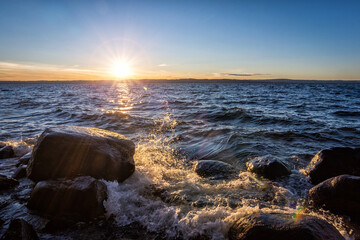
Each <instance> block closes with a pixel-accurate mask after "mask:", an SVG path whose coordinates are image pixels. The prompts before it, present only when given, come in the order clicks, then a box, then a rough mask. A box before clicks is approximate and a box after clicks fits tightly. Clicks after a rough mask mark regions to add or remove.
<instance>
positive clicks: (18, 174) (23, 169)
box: [11, 165, 26, 179]
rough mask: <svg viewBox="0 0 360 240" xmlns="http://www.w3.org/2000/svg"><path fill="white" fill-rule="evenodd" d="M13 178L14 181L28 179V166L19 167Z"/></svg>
mask: <svg viewBox="0 0 360 240" xmlns="http://www.w3.org/2000/svg"><path fill="white" fill-rule="evenodd" d="M11 177H12V178H14V179H20V178H24V177H26V166H24V165H22V166H20V167H18V168H17V169H16V170H15V172H14V174H13V175H12V176H11Z"/></svg>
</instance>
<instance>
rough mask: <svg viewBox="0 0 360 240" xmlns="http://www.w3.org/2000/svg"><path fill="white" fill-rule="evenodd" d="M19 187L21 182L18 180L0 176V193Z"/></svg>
mask: <svg viewBox="0 0 360 240" xmlns="http://www.w3.org/2000/svg"><path fill="white" fill-rule="evenodd" d="M17 185H19V182H18V181H17V180H16V179H13V178H9V177H7V176H4V175H1V174H0V191H2V190H7V189H10V188H13V187H16V186H17Z"/></svg>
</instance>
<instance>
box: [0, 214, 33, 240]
mask: <svg viewBox="0 0 360 240" xmlns="http://www.w3.org/2000/svg"><path fill="white" fill-rule="evenodd" d="M38 239H39V237H38V236H37V234H36V232H35V230H34V229H33V227H32V226H31V225H30V224H29V223H27V222H26V221H25V220H23V219H13V220H11V222H10V225H9V228H8V229H7V230H6V232H5V234H4V235H3V236H2V237H1V240H38Z"/></svg>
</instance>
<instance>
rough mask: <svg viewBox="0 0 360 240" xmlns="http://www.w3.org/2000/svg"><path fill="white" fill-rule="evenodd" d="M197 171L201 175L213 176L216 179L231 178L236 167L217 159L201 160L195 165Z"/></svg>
mask: <svg viewBox="0 0 360 240" xmlns="http://www.w3.org/2000/svg"><path fill="white" fill-rule="evenodd" d="M195 172H196V173H197V174H198V175H199V176H201V177H212V178H215V179H225V178H230V177H232V176H233V175H234V173H235V169H234V167H233V166H231V165H230V164H227V163H225V162H221V161H216V160H199V161H197V163H196V165H195Z"/></svg>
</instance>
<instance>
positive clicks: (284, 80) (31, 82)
mask: <svg viewBox="0 0 360 240" xmlns="http://www.w3.org/2000/svg"><path fill="white" fill-rule="evenodd" d="M114 83H130V84H151V83H359V84H360V80H294V79H254V80H250V79H244V80H242V79H240V80H239V79H192V78H189V79H137V80H39V81H21V80H17V81H8V80H0V84H114Z"/></svg>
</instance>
